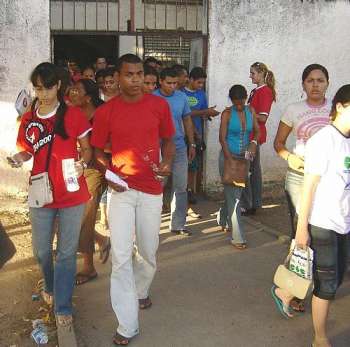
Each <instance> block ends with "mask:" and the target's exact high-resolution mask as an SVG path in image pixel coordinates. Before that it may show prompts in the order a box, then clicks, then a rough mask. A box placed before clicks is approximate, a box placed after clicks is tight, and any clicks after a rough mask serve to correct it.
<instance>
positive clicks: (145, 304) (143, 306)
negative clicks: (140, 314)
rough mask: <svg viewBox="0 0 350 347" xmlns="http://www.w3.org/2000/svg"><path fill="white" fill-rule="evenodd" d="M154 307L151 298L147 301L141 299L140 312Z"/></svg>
mask: <svg viewBox="0 0 350 347" xmlns="http://www.w3.org/2000/svg"><path fill="white" fill-rule="evenodd" d="M151 306H152V301H151V298H150V297H149V296H147V298H146V299H139V308H140V310H146V309H147V308H150V307H151Z"/></svg>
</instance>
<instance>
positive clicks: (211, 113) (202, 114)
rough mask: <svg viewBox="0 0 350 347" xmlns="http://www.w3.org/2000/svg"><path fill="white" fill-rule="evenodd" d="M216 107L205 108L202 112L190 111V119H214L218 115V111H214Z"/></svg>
mask: <svg viewBox="0 0 350 347" xmlns="http://www.w3.org/2000/svg"><path fill="white" fill-rule="evenodd" d="M215 108H216V105H215V106H212V107H209V108H205V109H203V110H193V111H191V113H190V115H191V117H198V116H199V117H203V118H207V117H216V116H218V115H219V114H220V112H219V111H217V110H216V109H215Z"/></svg>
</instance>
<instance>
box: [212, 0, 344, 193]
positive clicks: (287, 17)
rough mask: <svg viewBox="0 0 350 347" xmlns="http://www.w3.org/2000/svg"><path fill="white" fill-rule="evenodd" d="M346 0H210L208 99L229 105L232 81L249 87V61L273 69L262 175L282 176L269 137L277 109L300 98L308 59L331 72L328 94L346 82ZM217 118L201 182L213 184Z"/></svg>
mask: <svg viewBox="0 0 350 347" xmlns="http://www.w3.org/2000/svg"><path fill="white" fill-rule="evenodd" d="M349 18H350V2H348V1H325V0H319V1H313V2H310V1H307V0H304V1H300V0H283V1H282V0H280V1H273V0H250V1H247V0H231V1H226V0H212V1H211V2H210V9H209V57H208V63H209V71H208V92H209V104H210V105H215V104H216V105H218V108H219V109H220V110H223V108H224V106H226V105H229V104H230V102H229V99H228V97H227V95H228V90H229V88H230V86H231V85H233V84H236V83H239V84H243V85H245V86H246V88H247V89H248V91H249V90H251V89H252V88H253V85H252V84H251V81H250V79H249V67H250V65H251V64H252V63H254V62H256V61H260V62H264V63H266V64H267V65H268V67H269V68H270V69H271V70H272V71H273V72H274V73H275V76H276V79H277V93H278V101H277V104H275V105H274V106H273V110H272V114H271V117H270V119H269V121H268V138H269V140H268V143H267V144H265V145H264V146H263V147H262V164H263V171H264V180H265V181H270V180H272V181H273V180H281V179H282V177H283V175H284V172H285V163H284V162H283V161H282V160H280V159H279V158H278V157H277V155H276V154H275V152H274V150H273V147H272V142H273V139H274V136H275V134H276V130H277V127H278V123H279V118H280V115H281V112H282V110H283V109H284V108H285V106H286V105H287V104H288V103H291V102H294V101H298V100H300V99H301V94H302V87H301V74H302V70H303V69H304V67H305V66H306V65H308V64H310V63H314V62H317V63H320V64H323V65H325V66H326V67H327V68H328V70H329V73H330V87H329V91H328V96H330V97H332V95H334V93H335V91H336V90H337V89H338V88H339V87H340V86H341V85H343V84H345V83H349V82H350V71H349V56H350V46H349V32H350V20H349ZM219 123H220V119H219V118H217V119H215V120H213V121H212V122H211V123H209V126H208V133H207V136H208V138H207V141H208V150H207V158H206V177H205V178H206V188H207V190H208V191H210V190H214V189H216V187H218V186H219V185H218V182H219V177H218V169H217V157H218V153H219V149H220V145H219V141H218V132H219Z"/></svg>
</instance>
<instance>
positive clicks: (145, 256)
mask: <svg viewBox="0 0 350 347" xmlns="http://www.w3.org/2000/svg"><path fill="white" fill-rule="evenodd" d="M117 71H118V75H119V76H118V77H119V84H120V91H121V94H120V95H119V96H117V97H115V98H113V99H112V100H110V101H109V102H107V103H106V104H104V105H102V106H101V107H99V108H98V109H97V111H96V114H95V116H94V124H93V131H92V138H91V143H92V145H93V146H94V147H95V158H96V160H97V161H98V162H99V163H101V164H102V166H103V168H102V170H105V175H106V179H107V181H108V184H109V187H110V188H111V194H110V197H109V208H108V222H109V227H110V230H111V245H112V248H111V250H112V274H111V300H112V306H113V310H114V312H115V314H116V316H117V319H118V322H119V326H118V329H117V332H116V334H115V336H114V338H113V342H114V343H115V344H117V345H126V344H128V343H129V340H130V339H131V338H132V337H134V336H135V335H137V334H138V331H139V329H138V328H139V325H138V309H139V307H140V308H147V307H150V306H151V304H152V302H151V300H150V298H149V288H150V285H151V283H152V280H153V277H154V274H155V272H156V252H157V248H158V244H159V237H158V234H159V229H160V222H161V210H162V190H163V187H162V184H161V179H162V176H168V175H170V168H171V164H172V159H173V156H174V154H175V146H174V143H173V139H172V138H173V136H174V135H175V129H174V124H173V121H172V116H171V113H170V110H169V106H168V103H167V102H166V101H165V100H163V99H162V98H160V97H158V96H155V95H151V94H143V92H142V87H143V77H144V76H143V66H142V62H141V60H140V59H139V58H138V57H137V56H136V55H133V54H126V55H123V56H122V57H120V58H119V60H118V64H117ZM108 142H110V144H111V152H112V161H111V162H109V161H108V159H107V157H106V155H105V153H104V148H105V147H106V144H107V143H108ZM160 151H161V154H162V160H161V161H160V158H159V157H160ZM135 236H136V238H135ZM134 239H135V244H136V246H137V250H138V252H137V254H136V255H135V257H134V259H133V250H134Z"/></svg>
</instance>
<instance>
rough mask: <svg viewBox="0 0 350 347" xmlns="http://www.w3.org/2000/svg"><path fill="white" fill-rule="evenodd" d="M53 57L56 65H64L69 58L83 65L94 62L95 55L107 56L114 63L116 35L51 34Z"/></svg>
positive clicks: (116, 48) (108, 60)
mask: <svg viewBox="0 0 350 347" xmlns="http://www.w3.org/2000/svg"><path fill="white" fill-rule="evenodd" d="M53 47H54V49H53V59H54V63H55V64H57V65H66V64H65V62H66V61H67V60H69V59H73V60H75V61H76V62H77V63H78V65H79V66H81V67H84V66H87V65H91V64H93V63H94V62H95V60H96V57H105V58H107V62H108V64H112V65H114V64H115V63H116V60H117V57H118V36H116V35H66V34H64V35H60V34H53Z"/></svg>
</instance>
